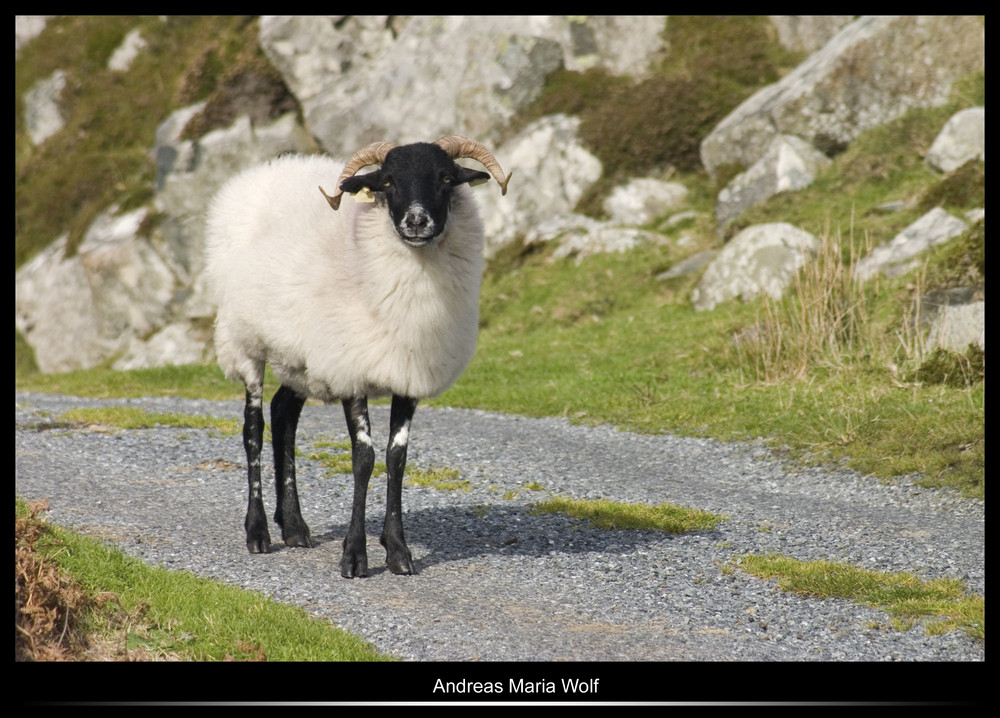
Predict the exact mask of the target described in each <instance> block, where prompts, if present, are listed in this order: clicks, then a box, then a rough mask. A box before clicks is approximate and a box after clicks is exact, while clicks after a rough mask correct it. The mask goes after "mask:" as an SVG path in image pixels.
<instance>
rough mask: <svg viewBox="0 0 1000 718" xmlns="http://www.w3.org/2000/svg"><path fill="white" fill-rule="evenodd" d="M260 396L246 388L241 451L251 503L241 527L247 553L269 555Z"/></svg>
mask: <svg viewBox="0 0 1000 718" xmlns="http://www.w3.org/2000/svg"><path fill="white" fill-rule="evenodd" d="M262 396H263V389H262V387H261V386H259V385H258V386H254V387H251V386H248V387H247V398H246V407H245V408H244V410H243V448H244V449H245V450H246V452H247V481H248V483H249V484H250V500H249V503H248V504H247V517H246V520H245V521H244V522H243V525H244V526H245V527H246V530H247V549H248V550H249V551H250V553H268V552H269V551H270V550H271V536H270V535H269V534H268V532H267V516H265V514H264V500H263V498H262V497H261V489H260V449H261V444H262V443H263V441H264V412H263V411H262V409H261V399H262Z"/></svg>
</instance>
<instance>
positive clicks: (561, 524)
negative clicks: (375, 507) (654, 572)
mask: <svg viewBox="0 0 1000 718" xmlns="http://www.w3.org/2000/svg"><path fill="white" fill-rule="evenodd" d="M403 521H404V524H405V528H406V540H407V543H408V544H409V545H410V548H411V550H413V551H414V553H415V554H416V555H417V558H416V560H415V565H416V569H417V573H419V572H420V571H421V570H423V569H426V568H430V567H431V566H437V565H439V564H444V563H448V562H450V561H461V560H465V559H470V558H475V557H484V556H490V557H494V558H496V557H501V558H502V557H505V556H506V557H511V558H513V557H533V558H542V557H545V556H548V555H550V554H553V553H567V554H579V553H591V552H593V553H595V554H614V555H624V556H627V555H629V554H634V553H636V552H638V551H641V550H644V549H654V550H657V551H661V552H662V551H663V541H671V540H673V539H674V538H675V536H676V534H670V533H665V532H662V531H653V530H638V529H603V528H594V527H593V526H591V525H590V523H589V522H588V521H586V520H583V519H577V518H573V517H570V516H565V515H561V514H539V515H535V514H532V513H531V512H530V504H515V503H504V504H502V505H479V506H476V507H475V508H474V509H470V508H469V507H448V508H433V509H415V510H413V511H407V512H405V513H404V517H403ZM272 528H273V529H276V528H277V527H272ZM316 529H325V530H318V531H317V530H314V533H313V534H312V539H313V548H314V549H315V548H318V547H320V546H322V545H324V544H327V543H332V544H333V546H334V547H335V548H336V549H337V551H335V553H337V554H338V555H339V549H340V545H341V543H342V542H343V540H344V536H345V534H346V533H347V523H346V522H344V523H339V524H334V525H332V526H331V525H328V524H327V525H325V526H321V525H320V524H319V523H317V526H316ZM365 530H366V533H367V535H368V570H369V577H372V576H377V575H379V574H381V573H385V572H386V568H385V553H384V551H383V550H382V548H381V546H379V545H378V536H379V534H380V533H381V530H382V517H381V516H380V515H374V516H369V518H368V521H367V522H366V526H365ZM684 535H685V536H704V537H709V538H710V539H711V538H712V537H721V535H722V533H721V532H720V531H719V530H711V531H692V532H688V533H686V534H684ZM279 536H280V529H277V531H276V533H275V534H273V535H272V539H274V540H275V543H272V549H271V551H272V553H280V552H282V551H285V550H288V549H287V547H286V546H285V545H284V544H282V543H281V542H280V538H278V537H279Z"/></svg>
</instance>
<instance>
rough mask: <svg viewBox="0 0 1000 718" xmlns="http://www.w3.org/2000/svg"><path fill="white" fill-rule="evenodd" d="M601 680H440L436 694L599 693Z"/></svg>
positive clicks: (436, 684) (436, 687) (435, 689)
mask: <svg viewBox="0 0 1000 718" xmlns="http://www.w3.org/2000/svg"><path fill="white" fill-rule="evenodd" d="M600 680H601V679H600V678H588V679H586V680H584V679H581V678H561V679H560V680H558V681H546V680H541V681H529V680H525V679H524V678H508V679H507V681H506V682H504V681H467V680H465V679H464V678H463V679H461V680H458V681H445V680H442V679H440V678H438V679H437V680H436V681H435V682H434V691H433V692H434V693H440V694H447V695H470V694H471V695H476V694H490V695H499V694H504V693H507V694H511V695H518V694H532V693H544V694H548V695H552V694H558V693H559V692H560V690H561V692H562V693H563V694H567V695H568V694H581V693H589V694H594V693H597V684H598V683H599V682H600Z"/></svg>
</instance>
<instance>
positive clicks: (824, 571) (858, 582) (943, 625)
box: [737, 554, 986, 640]
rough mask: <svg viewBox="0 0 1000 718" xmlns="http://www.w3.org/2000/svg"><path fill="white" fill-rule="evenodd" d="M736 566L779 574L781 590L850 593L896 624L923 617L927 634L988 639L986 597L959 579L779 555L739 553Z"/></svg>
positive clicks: (841, 595)
mask: <svg viewBox="0 0 1000 718" xmlns="http://www.w3.org/2000/svg"><path fill="white" fill-rule="evenodd" d="M737 565H738V567H739V568H741V569H742V570H744V571H746V572H747V573H749V574H752V575H754V576H758V577H760V578H768V579H770V578H776V579H777V580H778V585H779V586H780V588H781V589H782V590H783V591H789V592H793V593H798V594H801V595H805V596H815V597H818V598H846V599H849V600H851V601H854V602H855V603H859V604H863V605H866V606H871V607H873V608H878V609H881V610H884V611H886V612H887V613H889V614H890V615H892V616H893V617H895V619H896V621H895V622H894V625H895V626H896V627H897V628H907V627H909V626H911V625H913V624H914V623H915V622H916V621H918V620H920V619H930V620H929V621H926V622H925V625H926V630H927V632H928V634H937V633H946V632H948V631H954V630H961V631H964V632H966V633H968V634H969V635H970V636H972V637H974V638H977V639H979V640H985V639H986V599H985V598H984V597H983V596H978V595H969V594H967V593H966V590H965V585H964V583H963V582H962V581H959V580H957V579H948V578H939V579H933V580H931V581H925V580H922V579H920V578H918V577H917V576H914V575H913V574H910V573H905V572H904V573H884V572H881V571H870V570H866V569H860V568H856V567H854V566H850V565H847V564H841V563H833V562H830V561H799V560H797V559H793V558H789V557H787V556H781V555H778V554H766V555H747V556H741V557H740V558H739V561H738V564H737Z"/></svg>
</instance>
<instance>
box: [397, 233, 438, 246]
mask: <svg viewBox="0 0 1000 718" xmlns="http://www.w3.org/2000/svg"><path fill="white" fill-rule="evenodd" d="M399 238H400V239H401V240H403V244H405V245H407V246H409V247H426V246H427V245H428V244H430V243H431V242H433V241H434V240H435V239H437V235H434V236H433V237H407V236H406V235H405V234H400V235H399Z"/></svg>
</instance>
